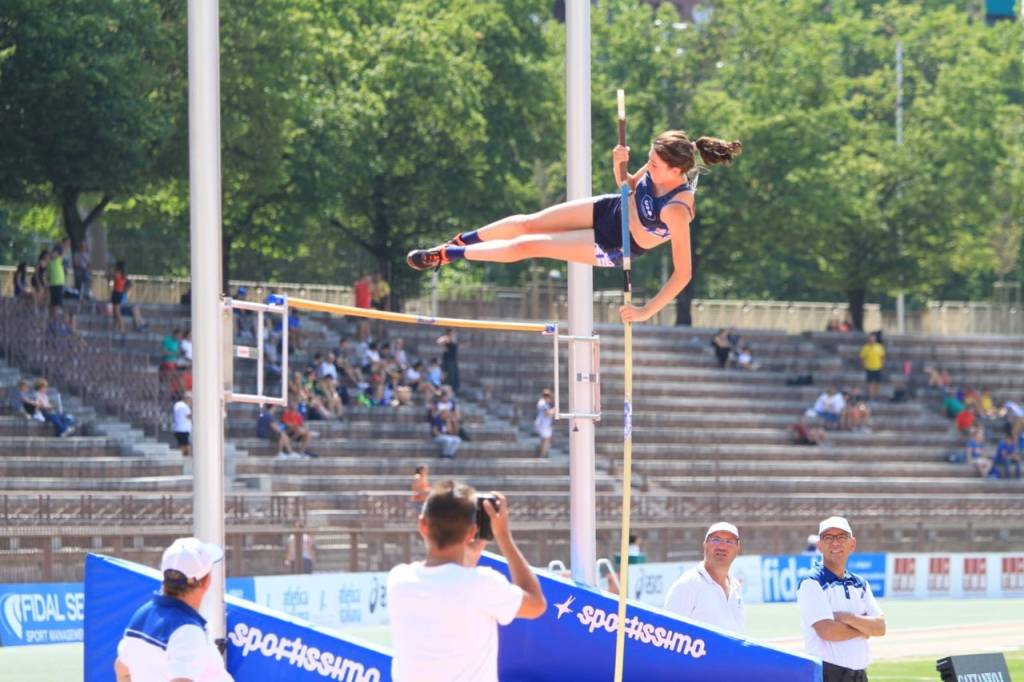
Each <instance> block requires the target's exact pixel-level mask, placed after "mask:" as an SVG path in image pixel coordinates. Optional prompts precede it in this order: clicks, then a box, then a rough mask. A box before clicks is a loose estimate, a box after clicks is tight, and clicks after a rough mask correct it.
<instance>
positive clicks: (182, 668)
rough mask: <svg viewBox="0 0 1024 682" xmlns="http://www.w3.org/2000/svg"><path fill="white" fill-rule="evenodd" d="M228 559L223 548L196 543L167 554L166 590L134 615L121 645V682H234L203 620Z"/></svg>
mask: <svg viewBox="0 0 1024 682" xmlns="http://www.w3.org/2000/svg"><path fill="white" fill-rule="evenodd" d="M223 558H224V550H222V549H221V548H220V547H218V546H217V545H212V544H206V543H203V542H200V541H199V540H197V539H196V538H181V539H178V540H175V541H174V543H173V544H171V546H170V547H168V548H167V549H166V550H164V555H163V559H162V560H161V561H160V570H161V572H162V573H163V575H164V580H163V587H162V589H161V591H160V592H158V593H156V594H154V595H153V598H152V599H151V600H150V601H149V602H147V603H146V604H143V605H142V606H141V607H140V608H139V610H138V611H136V612H135V615H133V616H132V618H131V620H130V621H129V622H128V627H127V628H125V631H124V636H123V637H122V638H121V641H120V643H119V644H118V645H117V660H116V661H115V662H114V671H115V672H116V673H117V682H231V675H229V674H228V672H227V670H225V668H224V657H223V656H222V655H221V653H220V651H218V649H217V647H216V645H214V644H213V643H212V642H211V641H210V639H209V637H208V636H207V633H206V620H205V619H203V617H202V616H200V615H199V605H200V604H201V603H202V601H203V597H204V596H206V592H207V590H209V589H210V581H211V580H212V578H211V575H210V574H211V571H212V570H213V566H214V564H216V563H217V562H218V561H220V560H222V559H223Z"/></svg>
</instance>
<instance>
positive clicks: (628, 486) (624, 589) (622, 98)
mask: <svg viewBox="0 0 1024 682" xmlns="http://www.w3.org/2000/svg"><path fill="white" fill-rule="evenodd" d="M616 95H617V98H618V108H619V145H621V146H623V147H625V146H626V93H625V92H624V91H623V90H619V91H618V92H617V93H616ZM619 170H620V175H619V177H620V179H621V180H622V184H621V185H620V186H619V201H620V209H621V213H622V298H623V304H624V305H625V306H631V305H632V304H633V283H632V281H631V280H630V270H631V268H632V261H631V254H630V238H629V168H628V167H627V164H625V163H623V164H622V165H621V166H620V167H619ZM622 326H623V329H622V335H623V336H622V340H623V353H624V358H625V363H624V365H623V378H624V380H625V401H624V403H623V414H622V416H623V426H622V437H623V459H622V529H621V535H620V542H619V617H618V622H617V624H616V630H615V682H622V669H623V659H624V654H625V648H626V647H625V645H626V629H625V624H626V598H627V597H628V596H629V521H630V519H629V516H630V506H631V504H632V495H631V494H630V493H631V491H632V486H633V323H632V322H629V321H625V322H623V323H622Z"/></svg>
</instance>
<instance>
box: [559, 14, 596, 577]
mask: <svg viewBox="0 0 1024 682" xmlns="http://www.w3.org/2000/svg"><path fill="white" fill-rule="evenodd" d="M565 34H566V37H565V140H566V160H567V170H568V177H567V183H566V188H567V194H568V198H569V199H570V200H571V199H580V198H583V197H589V196H591V195H592V192H591V184H590V179H591V178H590V146H591V139H590V0H566V3H565ZM593 274H594V273H593V268H591V267H590V266H589V265H581V264H579V263H569V335H570V336H590V335H591V334H593V333H594V277H593ZM578 344H579V342H577V341H570V342H569V363H568V364H569V412H572V413H576V414H590V413H593V412H594V409H595V406H594V404H593V403H594V400H593V391H591V390H589V388H588V386H589V384H583V383H582V382H581V381H580V380H579V378H580V377H588V381H589V377H590V376H591V374H592V372H593V363H592V361H591V353H590V348H589V347H588V348H587V349H586V352H579V353H577V352H575V351H576V348H577V346H578ZM569 498H570V501H569V524H570V528H571V530H570V548H571V549H570V552H571V557H570V559H571V562H570V563H571V568H572V576H573V578H574V579H576V580H578V581H580V582H583V583H586V584H587V585H595V584H596V583H597V576H596V573H597V571H596V568H595V562H596V561H597V547H596V542H597V538H596V528H597V524H596V520H595V512H594V422H593V421H591V420H590V419H585V418H578V417H573V418H571V419H570V420H569Z"/></svg>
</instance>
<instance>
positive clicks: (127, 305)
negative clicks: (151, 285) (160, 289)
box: [119, 281, 149, 332]
mask: <svg viewBox="0 0 1024 682" xmlns="http://www.w3.org/2000/svg"><path fill="white" fill-rule="evenodd" d="M132 286H133V285H132V283H131V281H127V282H125V283H124V294H123V295H122V296H121V305H120V306H119V309H120V311H121V316H122V317H123V316H124V315H127V316H128V317H130V318H132V328H133V329H135V331H137V332H144V331H146V330H147V329H149V325H148V324H147V323H146V321H145V320H144V319H142V307H141V306H140V305H139V304H138V303H132V302H130V301H129V300H128V297H129V296H130V295H131V293H132ZM122 325H123V322H122Z"/></svg>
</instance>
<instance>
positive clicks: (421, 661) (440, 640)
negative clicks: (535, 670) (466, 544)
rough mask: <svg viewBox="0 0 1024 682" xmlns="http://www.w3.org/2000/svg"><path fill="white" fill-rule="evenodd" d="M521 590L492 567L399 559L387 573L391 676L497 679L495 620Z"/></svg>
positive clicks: (399, 679) (409, 681) (507, 616)
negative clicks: (426, 562) (470, 566)
mask: <svg viewBox="0 0 1024 682" xmlns="http://www.w3.org/2000/svg"><path fill="white" fill-rule="evenodd" d="M522 603H523V591H522V590H521V589H520V588H519V587H517V586H516V585H513V584H512V583H510V582H509V581H508V580H507V579H506V578H505V576H503V575H501V574H500V573H498V572H497V571H495V570H494V569H492V568H487V567H484V566H477V567H475V568H466V567H465V566H459V565H457V564H443V565H441V566H424V565H423V562H422V561H418V562H415V563H411V564H399V565H398V566H395V567H394V568H393V569H391V572H390V573H389V574H388V611H389V612H390V618H391V644H392V648H393V650H394V658H393V659H392V663H391V677H392V679H393V680H394V682H434V681H436V682H497V680H498V625H499V624H500V625H507V624H509V623H510V622H512V619H513V618H515V616H516V613H518V611H519V607H520V606H521V605H522Z"/></svg>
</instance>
